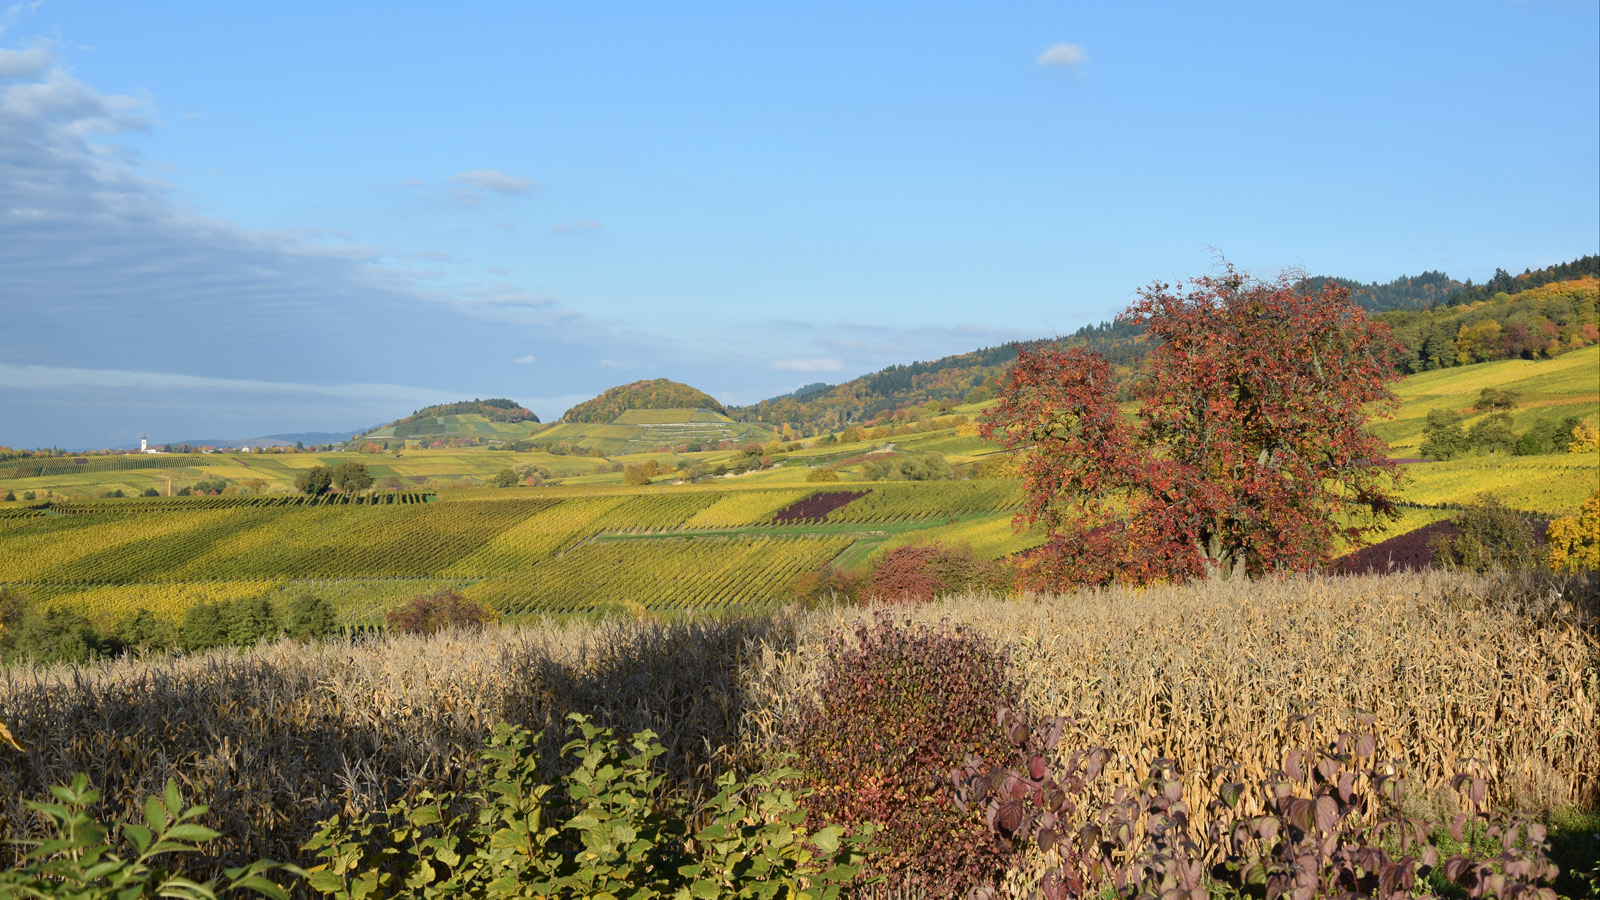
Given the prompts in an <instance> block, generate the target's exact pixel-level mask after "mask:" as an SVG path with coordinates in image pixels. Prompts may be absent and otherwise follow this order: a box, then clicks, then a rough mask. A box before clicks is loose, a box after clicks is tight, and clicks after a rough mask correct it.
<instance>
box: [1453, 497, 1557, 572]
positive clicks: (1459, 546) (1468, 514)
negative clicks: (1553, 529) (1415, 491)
mask: <svg viewBox="0 0 1600 900" xmlns="http://www.w3.org/2000/svg"><path fill="white" fill-rule="evenodd" d="M1453 523H1454V525H1455V526H1456V527H1455V534H1450V533H1441V534H1439V535H1436V536H1435V537H1434V539H1433V541H1432V543H1431V549H1432V550H1433V554H1434V558H1435V560H1437V561H1438V563H1439V565H1440V566H1441V567H1443V568H1447V569H1467V570H1469V571H1473V572H1489V571H1493V570H1497V569H1503V570H1507V571H1521V570H1525V569H1532V568H1535V567H1537V566H1539V565H1540V564H1541V563H1542V561H1543V557H1544V554H1543V551H1542V548H1541V547H1540V546H1539V544H1538V540H1537V538H1536V536H1535V528H1536V525H1535V523H1534V522H1533V520H1532V519H1531V517H1529V516H1528V515H1527V514H1526V513H1522V512H1519V511H1517V510H1514V509H1511V508H1509V507H1507V506H1506V505H1505V504H1503V503H1501V502H1500V501H1499V500H1498V499H1497V498H1495V497H1494V496H1492V495H1490V494H1479V495H1478V497H1477V499H1476V500H1474V501H1473V502H1472V503H1469V504H1467V505H1466V506H1464V507H1462V509H1461V512H1460V513H1458V514H1457V515H1456V517H1455V518H1454V520H1453Z"/></svg>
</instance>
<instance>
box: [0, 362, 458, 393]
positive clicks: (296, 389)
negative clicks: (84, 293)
mask: <svg viewBox="0 0 1600 900" xmlns="http://www.w3.org/2000/svg"><path fill="white" fill-rule="evenodd" d="M0 387H3V388H7V389H11V390H62V389H70V388H78V389H84V388H87V389H112V390H118V389H126V390H167V389H173V388H177V389H182V390H191V391H221V392H224V393H230V394H270V395H273V396H275V397H282V396H284V395H302V396H319V397H349V398H360V399H369V400H370V399H382V400H403V401H405V402H408V403H409V402H411V400H412V399H413V398H421V399H425V400H430V401H434V402H445V401H447V400H450V399H454V398H455V394H454V393H453V392H449V391H438V390H434V389H431V388H424V387H414V386H409V385H399V384H362V383H354V384H307V383H303V382H293V381H262V380H258V379H253V378H228V377H225V376H210V375H185V374H181V373H174V372H146V371H135V370H129V369H81V368H73V367H66V366H14V365H8V364H6V363H0Z"/></svg>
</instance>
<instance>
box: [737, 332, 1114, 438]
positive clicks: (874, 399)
mask: <svg viewBox="0 0 1600 900" xmlns="http://www.w3.org/2000/svg"><path fill="white" fill-rule="evenodd" d="M1050 343H1057V344H1059V345H1061V346H1062V347H1088V348H1090V349H1092V350H1097V351H1099V352H1100V353H1101V354H1103V355H1104V356H1106V358H1108V359H1110V360H1111V362H1112V364H1113V365H1114V366H1118V367H1125V366H1128V365H1130V364H1132V363H1133V362H1135V361H1137V360H1138V359H1139V358H1140V357H1142V356H1143V355H1144V339H1143V337H1142V329H1140V328H1137V327H1135V326H1133V325H1129V324H1126V323H1122V322H1102V323H1100V324H1099V325H1085V326H1084V327H1082V328H1080V329H1078V330H1077V331H1075V332H1073V333H1072V334H1070V335H1067V336H1066V337H1063V338H1054V339H1045V340H1038V341H1028V342H1025V343H1024V344H1022V345H1021V346H1025V347H1035V346H1040V345H1044V344H1050ZM1016 358H1017V349H1016V346H1013V345H1010V344H1007V345H1005V346H1001V347H985V348H984V349H982V350H973V351H970V352H968V353H958V354H956V355H954V356H946V357H942V358H940V359H935V360H930V361H928V362H914V363H910V364H909V365H896V366H889V367H888V368H886V369H883V370H882V371H879V372H874V373H872V374H871V375H863V376H862V377H860V378H856V379H852V380H850V381H846V382H844V383H843V384H836V385H827V384H820V383H819V384H812V385H807V386H806V387H803V388H800V389H799V390H797V391H794V392H793V393H790V394H785V395H783V396H781V397H773V398H771V399H768V400H763V401H761V402H760V403H756V404H752V405H750V406H738V407H732V408H730V409H729V410H728V415H730V416H732V417H733V418H735V419H739V420H741V421H761V422H766V423H769V424H774V425H778V424H788V425H790V426H792V427H793V428H796V429H799V430H801V431H803V432H806V433H815V432H819V431H837V430H839V429H841V428H844V427H846V426H849V425H853V424H858V423H862V422H869V421H872V420H873V419H876V418H878V417H879V416H882V415H883V414H885V413H891V412H894V411H895V410H898V409H902V408H906V407H912V406H925V405H928V404H934V405H942V406H945V407H949V406H954V405H955V404H958V403H973V402H977V401H979V400H986V399H989V398H991V397H993V396H994V395H995V388H994V385H995V382H996V381H997V380H998V379H999V378H1000V376H1001V374H1003V373H1004V372H1005V371H1006V369H1008V368H1010V366H1011V363H1012V361H1013V360H1015V359H1016Z"/></svg>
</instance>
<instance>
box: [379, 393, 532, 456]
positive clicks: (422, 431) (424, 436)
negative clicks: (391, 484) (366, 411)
mask: <svg viewBox="0 0 1600 900" xmlns="http://www.w3.org/2000/svg"><path fill="white" fill-rule="evenodd" d="M539 427H540V424H539V417H538V416H537V415H534V413H533V411H532V410H530V409H527V408H525V407H523V406H521V405H519V404H517V403H516V402H514V401H512V400H506V399H504V398H491V399H489V400H463V401H461V402H459V403H443V404H439V405H436V406H429V407H427V408H425V409H419V410H417V411H416V412H414V413H412V414H411V415H409V416H406V417H405V418H403V419H396V420H395V421H393V422H390V423H389V424H387V425H383V426H381V427H378V428H374V429H373V430H371V431H368V432H366V433H365V434H363V435H361V437H360V438H359V440H360V441H371V442H374V443H379V444H384V445H387V444H389V443H391V442H404V441H417V442H421V443H432V442H434V441H441V440H442V441H455V442H458V443H473V444H476V443H493V442H511V441H516V440H520V439H522V438H525V437H527V436H529V435H531V434H533V433H534V432H535V431H538V430H539Z"/></svg>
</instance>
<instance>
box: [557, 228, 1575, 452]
mask: <svg viewBox="0 0 1600 900" xmlns="http://www.w3.org/2000/svg"><path fill="white" fill-rule="evenodd" d="M1328 281H1333V282H1335V283H1337V284H1339V285H1341V286H1343V287H1346V288H1349V289H1350V290H1351V291H1352V294H1353V298H1354V299H1355V301H1356V302H1357V303H1358V304H1359V305H1360V306H1362V307H1363V308H1364V309H1366V310H1367V311H1368V312H1369V313H1372V314H1373V317H1374V318H1375V319H1377V320H1378V321H1380V322H1384V323H1386V324H1388V325H1389V327H1390V328H1391V329H1393V331H1394V335H1395V338H1396V339H1397V340H1398V341H1399V342H1400V344H1401V346H1402V348H1403V349H1402V351H1401V353H1400V355H1399V357H1398V358H1397V359H1395V360H1394V365H1395V368H1396V369H1397V370H1398V371H1400V372H1401V373H1404V374H1417V373H1420V372H1428V371H1432V370H1435V369H1446V368H1452V367H1455V366H1463V365H1471V364H1473V363H1479V362H1488V361H1490V360H1496V359H1546V358H1550V357H1554V356H1559V355H1561V354H1563V353H1567V352H1569V351H1572V350H1577V349H1581V348H1583V347H1587V346H1590V345H1592V344H1595V343H1600V315H1597V312H1596V301H1597V298H1600V256H1585V257H1583V258H1581V259H1578V260H1575V261H1573V262H1570V263H1562V264H1560V265H1554V266H1549V267H1547V268H1544V269H1540V270H1538V271H1527V272H1524V273H1523V274H1521V275H1515V276H1514V275H1510V274H1509V273H1507V272H1506V271H1505V270H1504V269H1497V270H1496V273H1495V276H1494V277H1493V278H1491V279H1490V280H1489V281H1488V282H1485V283H1484V284H1482V285H1474V284H1473V283H1472V282H1471V281H1467V282H1459V281H1455V280H1454V279H1451V278H1450V277H1449V276H1447V275H1445V274H1444V273H1443V272H1424V273H1423V274H1421V275H1418V276H1414V277H1413V276H1401V277H1400V278H1396V279H1394V280H1393V281H1390V282H1388V283H1387V284H1378V283H1372V284H1362V283H1360V282H1356V281H1352V280H1350V279H1347V278H1337V277H1332V276H1317V277H1312V278H1305V279H1302V281H1301V282H1300V284H1301V286H1302V287H1303V288H1305V289H1320V288H1321V286H1322V285H1323V284H1324V283H1326V282H1328ZM1052 345H1053V346H1055V347H1056V348H1057V349H1060V350H1063V351H1065V350H1070V349H1073V348H1075V347H1080V348H1083V349H1086V350H1093V351H1096V352H1098V353H1100V354H1101V355H1102V356H1104V357H1106V359H1107V360H1108V361H1109V362H1110V363H1111V365H1112V369H1113V371H1114V372H1116V373H1118V375H1119V376H1122V377H1124V378H1126V377H1128V376H1129V374H1130V373H1131V372H1132V370H1133V369H1134V368H1135V367H1136V366H1137V364H1138V363H1139V361H1140V360H1141V359H1143V357H1144V355H1145V354H1146V353H1147V352H1148V351H1149V349H1150V347H1149V344H1148V342H1147V340H1146V338H1145V335H1144V333H1143V329H1141V328H1139V327H1138V326H1135V325H1132V324H1130V323H1127V322H1122V321H1113V322H1102V323H1100V324H1098V325H1086V326H1084V327H1083V328H1080V329H1078V330H1077V331H1075V332H1073V333H1071V334H1069V335H1066V336H1064V337H1059V338H1053V339H1044V340H1037V341H1027V342H1023V343H1019V344H1016V345H1006V346H1001V347H987V348H984V349H982V350H974V351H971V352H968V353H959V354H956V355H953V356H946V357H942V358H940V359H936V360H931V361H928V362H914V363H911V364H909V365H895V366H889V367H888V368H886V369H883V370H882V371H879V372H875V373H873V374H870V375H863V376H862V377H860V378H856V379H852V380H850V381H846V382H844V383H842V384H837V385H829V384H824V383H820V382H819V383H816V384H810V385H806V386H805V387H802V388H800V389H798V390H796V391H794V392H792V393H789V394H785V395H783V396H780V397H773V398H771V399H768V400H762V401H761V402H760V403H755V404H751V405H749V406H740V407H732V408H730V409H729V410H728V415H730V416H731V417H733V418H735V419H738V420H740V421H746V422H749V421H759V422H764V423H767V424H769V425H784V424H787V425H789V426H790V427H792V428H794V429H796V430H798V431H800V432H802V433H807V434H816V433H821V432H826V431H836V430H838V429H841V428H845V427H847V426H849V425H853V424H863V425H871V424H876V423H878V422H879V421H884V420H887V419H890V418H899V417H903V416H904V414H906V413H907V412H909V411H911V410H914V409H916V408H918V407H925V408H928V411H930V412H932V411H937V410H947V409H949V408H951V407H953V406H955V405H957V404H959V403H973V402H977V401H980V400H988V399H992V398H993V397H994V387H993V386H994V385H995V383H996V382H997V381H998V380H999V378H1000V377H1001V376H1002V375H1003V374H1004V373H1005V372H1006V371H1008V370H1009V369H1010V368H1011V365H1012V364H1013V363H1014V362H1015V360H1016V358H1017V349H1018V348H1019V347H1021V348H1023V349H1026V350H1037V349H1041V348H1043V347H1048V346H1052ZM1129 396H1131V390H1130V386H1128V385H1124V386H1123V388H1122V389H1121V391H1120V397H1121V399H1123V400H1126V399H1127V398H1128V397H1129ZM569 415H570V413H569Z"/></svg>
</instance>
